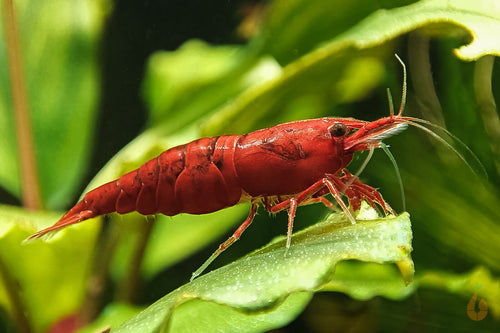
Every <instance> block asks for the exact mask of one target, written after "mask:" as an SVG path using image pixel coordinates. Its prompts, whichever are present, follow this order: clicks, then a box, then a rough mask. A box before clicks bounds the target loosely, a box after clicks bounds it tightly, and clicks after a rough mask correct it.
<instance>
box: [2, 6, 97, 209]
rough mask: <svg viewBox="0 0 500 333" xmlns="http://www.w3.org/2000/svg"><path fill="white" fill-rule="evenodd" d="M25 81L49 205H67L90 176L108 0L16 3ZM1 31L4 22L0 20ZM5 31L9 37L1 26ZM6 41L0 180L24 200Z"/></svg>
mask: <svg viewBox="0 0 500 333" xmlns="http://www.w3.org/2000/svg"><path fill="white" fill-rule="evenodd" d="M15 5H16V9H17V17H18V25H19V27H20V35H21V36H20V39H21V41H22V45H21V49H22V52H23V67H24V73H23V74H24V81H25V85H26V89H27V95H28V97H27V98H28V104H29V108H30V111H31V127H32V129H33V134H34V142H35V150H36V152H35V153H36V158H37V166H38V173H39V179H40V187H41V191H42V198H43V202H44V204H45V206H46V207H47V208H50V209H57V208H61V207H63V206H65V205H66V204H67V203H68V201H69V199H68V198H71V197H72V196H73V195H74V192H75V191H76V190H77V188H78V186H79V184H80V181H81V178H82V176H83V175H84V173H85V171H86V168H87V165H88V160H89V153H90V145H91V143H92V136H93V127H94V126H93V125H94V120H95V115H96V106H97V98H98V91H99V82H98V73H97V42H98V36H99V33H100V31H101V28H102V23H103V14H104V13H103V11H102V4H101V3H100V2H88V1H82V0H77V1H65V0H48V1H36V2H32V1H16V3H15ZM0 30H2V27H1V26H0ZM0 35H4V34H3V33H1V32H0ZM5 47H6V45H5V43H0V67H1V68H3V69H5V70H2V71H1V72H0V132H1V133H2V144H1V145H0V160H1V161H2V168H0V186H2V187H4V188H5V189H6V190H8V191H9V192H10V193H12V194H14V195H15V196H17V197H18V198H20V197H21V194H20V174H19V172H18V170H19V169H20V168H19V164H18V163H19V162H18V152H17V144H16V133H15V126H14V115H13V114H14V111H13V108H12V103H11V96H10V93H11V91H10V88H9V87H10V83H9V82H10V81H9V78H8V76H7V73H8V71H7V70H6V69H7V68H8V64H7V59H6V50H5Z"/></svg>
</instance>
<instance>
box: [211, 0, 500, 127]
mask: <svg viewBox="0 0 500 333" xmlns="http://www.w3.org/2000/svg"><path fill="white" fill-rule="evenodd" d="M490 8H496V7H495V2H494V1H493V0H489V1H487V0H485V1H479V2H478V3H476V2H471V1H465V0H456V1H441V0H428V1H420V2H417V3H415V4H412V5H409V6H404V7H399V8H394V9H381V10H378V11H375V12H373V13H372V14H371V15H369V16H368V17H366V18H365V19H364V20H362V21H360V22H359V23H358V24H356V25H354V26H353V27H352V28H350V29H349V30H347V31H345V32H344V33H342V34H340V35H338V36H337V37H335V38H334V39H332V40H331V41H328V42H325V43H324V45H323V46H321V47H318V48H317V49H315V50H314V51H312V52H309V53H307V54H306V55H304V56H303V57H301V58H299V59H297V60H296V61H294V62H291V63H290V64H288V65H287V66H286V67H285V68H284V69H283V72H282V74H281V75H280V76H278V77H276V78H275V79H273V80H271V81H268V82H266V83H263V84H261V85H258V86H255V87H253V88H252V89H249V90H247V91H246V92H244V93H243V94H241V95H240V96H239V97H238V98H237V99H236V100H235V102H234V103H232V104H230V105H228V106H227V107H226V108H224V109H223V110H221V112H220V113H219V114H217V115H216V116H215V117H213V118H212V119H211V121H210V122H209V123H208V124H206V125H205V127H204V133H206V134H209V135H212V134H214V133H215V132H216V131H220V130H221V128H222V129H223V132H224V133H240V132H245V131H248V129H249V128H252V127H253V126H255V124H257V123H258V122H259V121H260V120H261V119H263V118H265V117H269V115H278V116H279V115H280V113H286V112H287V110H288V109H289V107H290V105H291V104H292V103H293V102H294V101H295V100H297V99H298V98H299V97H301V96H308V95H311V94H312V90H314V94H316V99H317V101H316V103H315V105H316V106H322V105H323V107H322V110H320V111H319V114H324V113H325V111H326V110H327V108H326V106H325V104H328V105H330V107H331V105H334V104H336V103H338V102H339V101H340V100H341V98H342V97H341V96H343V94H342V90H339V89H338V88H337V89H335V88H333V89H332V86H333V87H335V85H336V84H337V82H339V81H340V80H342V78H343V77H345V75H346V68H349V64H350V63H351V62H353V61H357V60H359V59H369V60H370V61H371V62H372V63H374V64H376V61H380V60H376V59H377V58H379V57H380V55H383V54H384V53H385V54H387V55H388V54H389V53H388V52H386V48H387V47H388V45H389V43H391V42H392V41H393V40H394V39H395V38H397V37H398V36H401V35H403V34H406V33H408V32H410V31H413V30H416V29H420V30H419V31H421V32H422V33H432V35H433V36H435V35H438V36H449V35H450V34H452V35H457V34H458V35H459V36H462V37H467V34H469V35H471V36H473V41H472V43H470V44H469V45H466V46H463V47H461V48H459V49H457V50H456V52H455V53H456V54H457V56H459V57H460V58H461V59H463V60H475V59H478V58H479V57H481V56H483V55H487V54H500V37H499V35H498V34H497V33H496V31H499V30H500V15H499V14H498V11H496V10H493V11H490ZM300 14H301V13H300V12H297V13H295V15H296V16H299V15H300ZM288 21H293V18H290V17H288ZM256 44H257V45H258V43H256ZM391 49H392V48H391ZM391 52H393V51H391ZM325 73H328V75H325ZM375 73H376V72H375ZM364 75H365V76H366V77H368V78H370V75H373V73H372V71H370V70H365V71H364ZM356 81H357V82H358V84H359V85H364V84H367V83H365V82H367V80H366V79H364V78H363V76H358V77H356ZM372 81H373V79H372V80H368V82H369V83H370V82H372ZM368 86H372V84H369V85H368ZM275 117H277V116H275ZM238 118H245V120H246V122H245V123H241V125H240V123H239V122H237V121H236V120H237V119H238Z"/></svg>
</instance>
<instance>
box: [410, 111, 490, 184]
mask: <svg viewBox="0 0 500 333" xmlns="http://www.w3.org/2000/svg"><path fill="white" fill-rule="evenodd" d="M403 120H404V122H405V123H407V124H408V125H411V126H414V127H417V128H420V129H421V130H422V131H424V132H426V133H428V134H429V135H431V136H432V137H433V138H435V139H436V140H437V141H439V142H440V143H442V144H443V145H444V146H445V147H446V148H448V149H449V150H450V151H452V152H453V153H454V154H455V155H457V156H458V157H459V158H460V159H461V160H462V161H463V162H464V163H465V165H467V166H468V167H469V169H470V170H471V171H472V173H474V174H475V175H477V176H478V177H479V178H483V179H488V174H487V172H486V169H485V168H484V165H483V164H482V163H481V161H480V160H479V158H478V157H477V156H476V154H474V152H473V151H472V150H471V149H470V148H469V147H468V146H467V145H466V144H465V143H464V142H463V141H462V140H460V139H459V138H458V137H456V136H455V135H453V134H452V133H451V132H450V131H448V130H447V129H446V128H443V127H441V126H439V125H436V124H433V123H431V122H430V121H427V120H424V119H419V118H412V117H403ZM424 125H426V126H429V127H433V128H435V129H437V130H440V131H442V132H443V133H444V134H446V136H448V138H450V139H451V140H452V141H454V142H456V143H457V144H458V147H460V148H462V149H464V150H465V152H466V153H467V154H466V155H467V156H471V157H472V159H466V158H465V156H466V155H463V154H461V153H460V152H459V151H458V149H457V148H455V147H454V146H453V145H451V144H450V143H449V142H448V141H446V140H445V139H444V138H443V137H441V136H440V135H439V134H437V133H436V132H434V131H433V130H431V129H430V128H427V127H425V126H424ZM469 161H471V162H472V163H469Z"/></svg>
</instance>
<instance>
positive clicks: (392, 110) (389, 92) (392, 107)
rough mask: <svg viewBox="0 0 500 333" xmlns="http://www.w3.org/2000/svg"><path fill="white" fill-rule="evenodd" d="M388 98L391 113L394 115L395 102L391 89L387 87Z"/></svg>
mask: <svg viewBox="0 0 500 333" xmlns="http://www.w3.org/2000/svg"><path fill="white" fill-rule="evenodd" d="M387 100H388V101H389V114H390V115H391V117H392V116H394V104H393V103H392V94H391V89H389V88H387Z"/></svg>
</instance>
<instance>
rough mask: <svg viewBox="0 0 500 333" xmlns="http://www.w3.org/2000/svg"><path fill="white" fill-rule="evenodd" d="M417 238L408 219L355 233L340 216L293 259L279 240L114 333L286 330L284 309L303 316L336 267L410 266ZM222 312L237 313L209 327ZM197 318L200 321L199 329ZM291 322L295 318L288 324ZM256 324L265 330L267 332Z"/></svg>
mask: <svg viewBox="0 0 500 333" xmlns="http://www.w3.org/2000/svg"><path fill="white" fill-rule="evenodd" d="M358 218H359V216H358ZM411 238H412V236H411V226H410V220H409V217H408V214H402V215H400V216H397V217H394V216H389V217H386V218H383V219H375V220H362V219H358V223H357V224H355V225H352V224H350V223H349V222H348V221H347V219H346V218H345V216H344V214H342V213H335V214H333V215H332V216H331V217H330V218H329V219H327V220H326V221H324V222H320V223H317V224H315V225H313V226H311V227H309V228H307V229H306V230H304V231H301V232H298V233H296V234H294V236H293V238H292V246H291V247H290V249H288V251H287V250H286V249H285V246H284V245H285V240H284V239H283V237H280V238H279V239H277V240H275V241H274V242H272V243H271V244H269V245H268V246H265V247H264V248H262V249H260V250H257V251H255V252H253V253H252V254H250V255H248V256H246V257H244V258H242V259H240V260H238V261H236V262H233V263H231V264H229V265H227V266H224V267H222V268H220V269H217V270H215V271H212V272H210V273H207V274H206V275H202V276H201V277H199V278H197V279H195V280H194V281H193V282H190V283H188V284H186V285H184V286H182V287H180V288H179V289H177V290H175V291H173V292H172V293H170V294H168V295H167V296H165V297H164V298H162V299H160V300H159V301H157V302H156V303H155V304H153V305H152V306H150V307H149V308H148V309H146V310H145V311H143V312H141V313H140V314H139V315H138V316H136V317H135V318H133V319H131V320H130V321H128V322H126V323H124V324H123V325H122V326H120V327H119V328H118V329H117V330H116V332H136V331H138V330H141V331H142V332H153V331H157V330H158V329H160V328H162V329H164V330H167V331H172V332H179V331H183V330H186V329H195V330H196V329H197V328H200V327H201V326H198V325H203V331H205V332H211V331H214V332H215V331H218V332H224V331H235V330H238V331H241V332H258V331H262V330H266V329H267V330H268V329H271V328H275V327H279V326H281V325H283V324H284V322H283V320H282V319H283V313H282V310H281V307H282V306H286V307H287V312H288V313H289V316H290V313H291V314H293V316H295V315H296V314H297V313H299V312H300V311H301V309H302V308H303V307H304V306H305V305H306V304H307V300H308V297H307V294H308V293H310V292H314V291H315V290H317V289H318V288H320V287H321V286H322V285H324V284H325V283H326V282H328V281H330V280H331V279H332V278H333V279H335V275H334V270H335V265H336V264H337V263H338V262H339V261H341V260H346V259H356V260H361V261H368V262H376V263H379V264H382V263H393V262H403V263H404V262H407V263H408V262H409V263H411V258H410V256H409V254H410V252H411V248H412V247H411ZM403 274H404V275H405V276H407V278H408V279H411V276H412V275H413V266H412V265H411V264H410V265H407V266H406V268H404V269H403ZM407 282H409V281H407ZM193 300H196V301H194V302H193ZM287 301H288V302H289V303H287ZM212 303H216V304H217V306H215V305H213V304H212ZM223 307H230V308H233V309H234V310H237V311H238V312H235V311H234V310H231V309H224V310H223V312H222V313H223V315H224V317H223V318H222V322H221V321H218V320H217V321H216V320H212V321H210V320H208V318H209V317H210V316H208V318H207V319H205V316H204V314H211V313H212V315H211V316H215V314H214V312H213V311H214V310H215V311H216V312H218V311H220V310H221V309H222V308H223ZM256 314H259V315H261V317H259V316H256ZM233 315H234V316H233ZM194 316H196V317H197V318H198V317H199V316H200V317H201V318H202V319H201V320H200V322H198V320H195V321H193V319H192V318H193V317H194ZM291 319H293V317H288V318H287V320H288V321H289V320H291ZM256 322H260V323H261V324H262V322H265V326H263V325H256ZM230 323H235V325H237V326H236V327H235V326H231V325H230ZM219 325H220V326H219Z"/></svg>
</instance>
